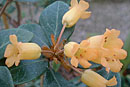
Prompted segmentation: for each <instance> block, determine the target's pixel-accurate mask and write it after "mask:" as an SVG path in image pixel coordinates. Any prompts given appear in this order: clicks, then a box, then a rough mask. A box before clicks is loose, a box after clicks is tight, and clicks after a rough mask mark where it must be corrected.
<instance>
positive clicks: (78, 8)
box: [62, 0, 91, 27]
mask: <svg viewBox="0 0 130 87" xmlns="http://www.w3.org/2000/svg"><path fill="white" fill-rule="evenodd" d="M88 8H89V4H88V2H85V1H84V0H80V2H79V3H78V1H77V0H71V7H70V10H69V11H68V12H66V13H65V15H64V16H63V19H62V24H66V27H72V26H73V25H74V24H76V22H77V21H78V20H79V19H80V18H82V19H86V18H89V17H90V15H91V12H87V11H86V9H88Z"/></svg>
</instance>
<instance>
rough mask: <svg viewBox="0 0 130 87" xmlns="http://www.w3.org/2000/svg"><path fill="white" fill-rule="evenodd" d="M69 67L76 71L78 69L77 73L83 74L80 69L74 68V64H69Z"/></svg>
mask: <svg viewBox="0 0 130 87" xmlns="http://www.w3.org/2000/svg"><path fill="white" fill-rule="evenodd" d="M69 67H70V68H71V69H73V70H74V71H76V72H77V73H79V74H83V73H82V72H81V71H79V70H78V69H76V68H74V67H73V66H71V65H69Z"/></svg>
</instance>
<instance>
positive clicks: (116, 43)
mask: <svg viewBox="0 0 130 87" xmlns="http://www.w3.org/2000/svg"><path fill="white" fill-rule="evenodd" d="M119 34H120V31H118V30H115V29H112V30H109V29H106V32H105V33H104V35H97V36H93V37H90V38H89V39H88V40H87V41H88V42H89V43H90V45H89V48H95V49H97V50H98V54H97V55H98V57H97V58H95V59H94V60H92V61H93V62H95V63H99V64H102V65H103V66H104V67H106V70H107V71H109V69H110V70H111V71H113V72H119V71H120V69H121V67H122V63H121V62H120V61H119V60H121V59H125V58H126V56H127V52H126V51H125V50H123V49H121V48H122V46H123V41H122V40H121V39H119V38H118V36H119ZM113 64H114V65H113ZM113 66H115V67H113Z"/></svg>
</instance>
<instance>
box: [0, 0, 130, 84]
mask: <svg viewBox="0 0 130 87" xmlns="http://www.w3.org/2000/svg"><path fill="white" fill-rule="evenodd" d="M63 1H64V2H63ZM15 2H18V3H21V2H24V3H26V2H35V3H36V2H37V3H42V4H40V5H41V6H42V7H46V8H45V9H43V11H42V12H41V14H40V17H39V20H38V21H39V22H38V23H30V24H22V25H18V26H16V28H10V29H7V30H6V29H3V26H2V30H0V86H1V87H14V86H15V85H19V84H24V83H27V82H30V81H32V80H36V79H37V78H39V77H40V76H41V75H44V79H41V81H39V80H37V81H39V82H43V84H42V86H44V87H86V85H84V84H83V83H82V82H81V81H80V77H79V75H77V76H76V77H75V78H73V80H71V81H68V80H66V79H65V78H64V77H63V76H62V75H61V72H60V73H59V72H58V70H59V69H60V67H61V66H62V67H65V69H66V70H68V71H69V70H70V68H72V67H67V64H64V62H63V61H62V60H61V61H60V62H59V60H60V59H59V60H49V59H48V57H46V56H45V55H43V54H42V55H41V56H40V58H39V59H36V60H22V61H21V62H20V65H19V66H13V67H11V68H8V67H7V66H6V65H5V58H4V52H5V49H6V47H7V45H8V44H10V41H9V36H10V35H12V34H15V35H16V36H17V37H18V41H19V42H24V43H36V44H38V45H39V46H40V47H41V48H43V47H45V46H46V47H48V48H50V49H51V48H52V47H53V44H54V42H53V41H52V37H51V35H54V39H55V41H57V39H58V38H59V35H60V33H61V30H62V27H63V24H62V17H63V15H64V14H65V13H66V12H67V11H68V10H69V5H68V4H67V3H69V2H70V1H69V0H62V1H59V0H14V2H13V3H11V4H10V5H9V7H7V9H6V11H5V13H7V14H12V13H13V12H15V11H16V9H18V8H16V6H15V5H14V3H15ZM5 3H6V0H1V1H0V6H1V7H3V6H4V5H5ZM8 18H9V19H10V24H11V23H12V19H11V18H10V16H8ZM18 19H19V17H18ZM1 20H2V18H1V19H0V23H1V22H2V23H1V24H0V26H1V25H4V22H3V21H1ZM18 22H19V21H16V25H17V24H18ZM14 23H15V20H13V24H14ZM5 26H6V25H5ZM74 27H75V26H73V27H71V28H65V31H64V33H63V35H62V37H61V40H63V41H64V40H65V41H64V43H62V45H65V42H69V39H70V37H71V35H72V34H73V32H74ZM0 28H1V27H0ZM129 35H130V34H129ZM128 37H130V36H128ZM129 44H130V40H129V38H128V39H127V40H126V44H125V46H124V49H125V50H127V51H128V57H129V56H130V52H129V51H130V50H129V48H130V45H129ZM128 57H127V59H126V60H124V61H122V62H123V63H124V64H129V63H130V61H129V59H128ZM63 59H65V57H63ZM57 62H58V63H57ZM90 63H91V64H92V66H91V67H90V68H89V69H93V70H96V71H97V73H99V74H100V75H102V76H103V77H104V78H106V79H107V80H109V79H111V78H112V77H113V76H116V79H117V82H118V84H117V85H116V86H112V87H121V78H120V74H119V73H113V72H111V71H110V73H107V72H106V70H105V68H104V67H102V66H101V64H96V63H93V62H90ZM127 66H128V65H125V66H124V67H125V68H124V69H123V72H124V71H125V70H126V67H127ZM65 69H64V70H65ZM76 69H77V68H76ZM78 69H82V70H86V68H83V67H82V66H81V65H79V66H78ZM72 72H73V70H72ZM121 74H122V73H121ZM122 78H123V79H127V80H128V81H129V80H130V78H129V75H128V76H126V77H125V78H124V77H122ZM123 81H124V80H123ZM129 83H130V81H129Z"/></svg>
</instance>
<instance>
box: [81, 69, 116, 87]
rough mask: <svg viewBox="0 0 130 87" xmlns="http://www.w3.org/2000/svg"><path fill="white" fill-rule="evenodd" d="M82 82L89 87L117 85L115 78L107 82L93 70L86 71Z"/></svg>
mask: <svg viewBox="0 0 130 87" xmlns="http://www.w3.org/2000/svg"><path fill="white" fill-rule="evenodd" d="M81 81H82V82H83V83H85V84H86V85H87V86H89V87H107V86H114V85H116V84H117V80H116V78H115V76H113V78H111V79H110V80H107V79H105V78H104V77H102V76H101V75H99V74H98V73H96V72H94V71H92V70H86V71H85V72H84V73H83V74H82V76H81Z"/></svg>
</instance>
